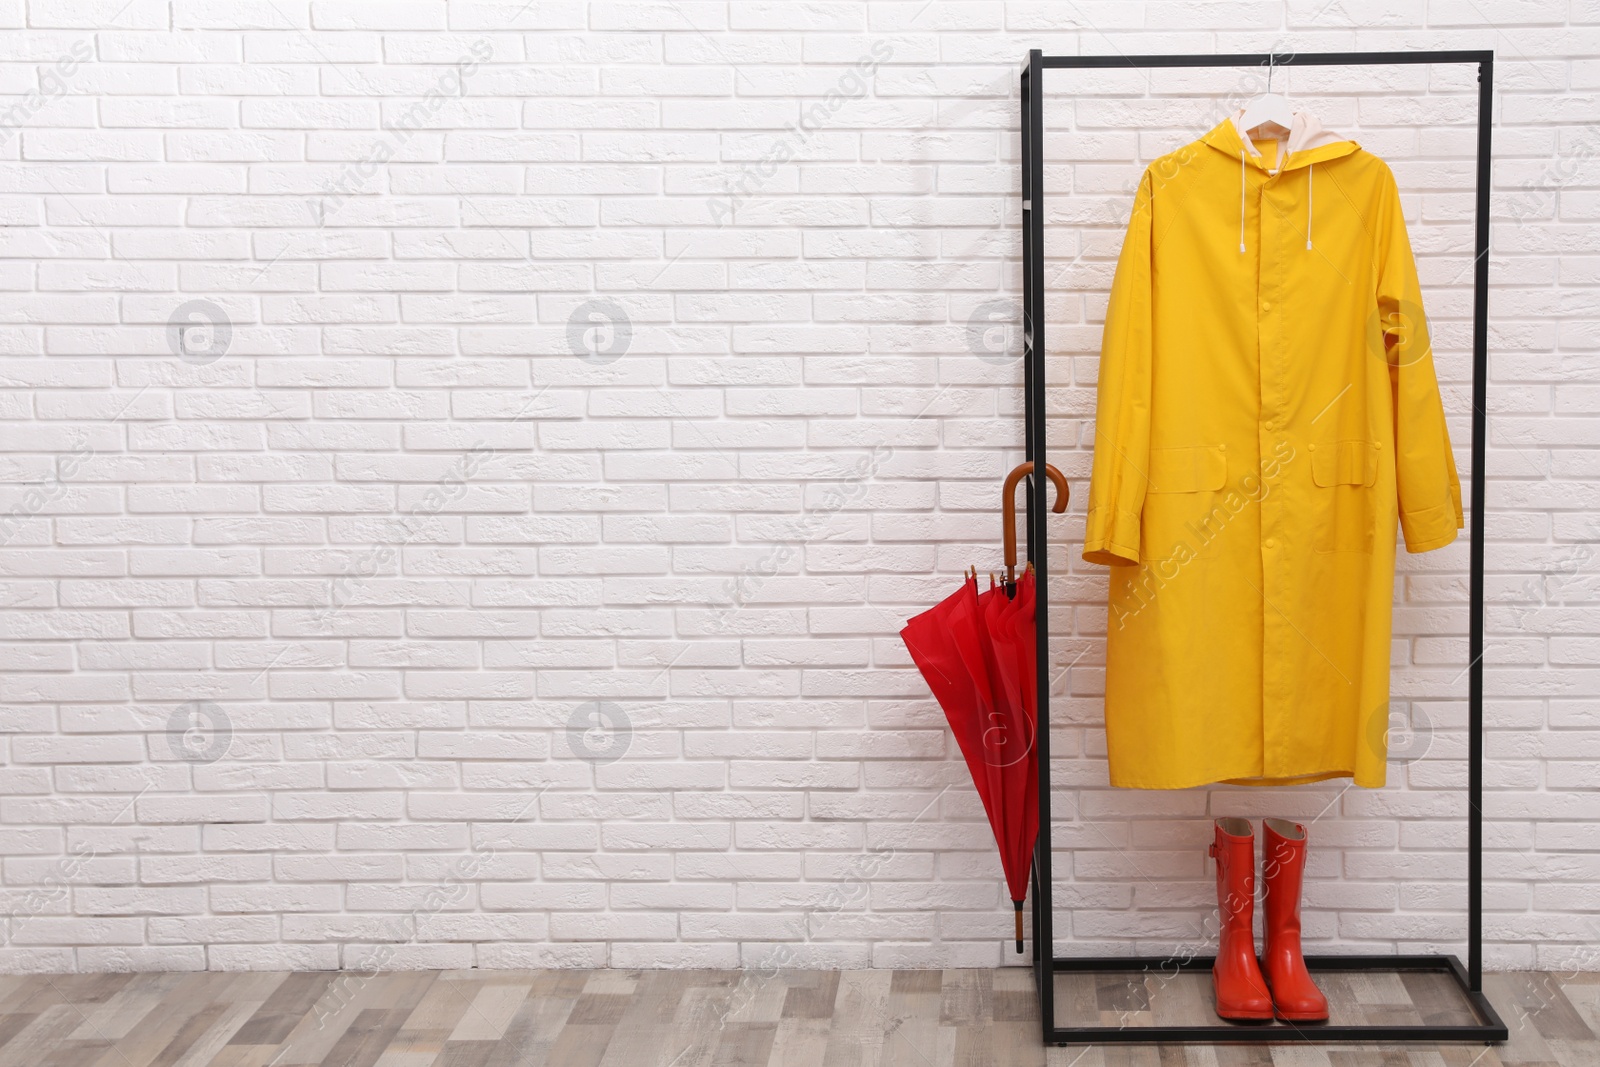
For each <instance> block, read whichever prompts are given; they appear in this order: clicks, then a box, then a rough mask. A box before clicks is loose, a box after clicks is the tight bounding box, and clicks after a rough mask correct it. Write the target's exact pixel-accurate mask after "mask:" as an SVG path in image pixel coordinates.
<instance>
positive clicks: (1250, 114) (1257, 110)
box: [1239, 53, 1294, 137]
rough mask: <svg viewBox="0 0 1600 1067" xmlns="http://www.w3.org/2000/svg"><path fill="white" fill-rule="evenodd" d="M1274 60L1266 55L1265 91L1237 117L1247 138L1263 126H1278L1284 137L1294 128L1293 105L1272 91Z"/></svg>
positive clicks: (1269, 55) (1240, 127) (1286, 98)
mask: <svg viewBox="0 0 1600 1067" xmlns="http://www.w3.org/2000/svg"><path fill="white" fill-rule="evenodd" d="M1274 66H1276V60H1275V58H1274V57H1273V55H1272V54H1271V53H1268V55H1267V91H1266V92H1264V93H1262V94H1261V95H1260V96H1258V97H1256V98H1255V99H1254V100H1251V101H1250V102H1249V103H1248V104H1246V105H1245V106H1244V114H1243V115H1241V116H1239V129H1241V130H1243V131H1244V134H1245V136H1247V137H1248V136H1249V135H1250V134H1251V133H1252V132H1253V131H1255V130H1258V129H1260V128H1261V127H1263V126H1269V125H1271V126H1280V127H1282V128H1283V133H1282V134H1280V135H1279V136H1280V137H1286V136H1288V134H1289V131H1290V130H1291V129H1293V128H1294V105H1293V104H1291V103H1290V102H1289V98H1288V97H1286V96H1279V95H1278V94H1277V93H1275V92H1273V91H1272V70H1273V67H1274Z"/></svg>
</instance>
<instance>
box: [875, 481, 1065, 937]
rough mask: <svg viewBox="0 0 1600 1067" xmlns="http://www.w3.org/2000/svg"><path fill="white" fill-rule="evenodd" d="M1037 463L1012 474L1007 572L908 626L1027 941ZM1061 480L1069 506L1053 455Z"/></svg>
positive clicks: (1035, 818)
mask: <svg viewBox="0 0 1600 1067" xmlns="http://www.w3.org/2000/svg"><path fill="white" fill-rule="evenodd" d="M1032 470H1033V464H1032V463H1024V464H1022V465H1021V466H1019V467H1017V468H1016V469H1015V470H1013V471H1012V472H1011V474H1010V475H1009V476H1008V477H1007V478H1006V484H1005V501H1004V506H1003V509H1002V510H1003V512H1004V521H1005V548H1006V580H1005V582H1004V583H1003V584H1000V585H995V584H994V583H993V580H992V579H991V583H990V588H989V589H988V590H986V591H984V592H982V593H980V592H979V591H978V580H977V573H976V571H972V572H969V573H968V575H967V577H966V579H965V580H964V581H963V582H962V583H961V588H959V589H957V590H956V591H955V592H954V593H952V594H951V595H950V596H948V597H946V598H945V599H944V600H942V601H940V602H939V603H938V604H936V605H934V606H933V607H932V608H930V609H929V610H927V611H925V612H923V613H922V614H920V615H918V616H916V617H915V618H913V619H911V620H910V621H908V622H907V623H906V625H905V628H904V629H903V630H901V631H900V637H901V640H903V641H904V642H905V644H906V649H907V650H908V651H909V652H910V653H911V659H912V661H913V662H915V663H916V665H917V669H918V670H920V671H921V672H922V677H923V678H924V679H925V680H926V681H927V683H928V688H929V689H931V690H932V691H933V696H934V699H936V700H937V701H938V702H939V706H940V707H941V708H943V709H944V715H945V719H946V720H947V721H948V722H949V723H950V730H951V732H952V733H954V734H955V738H956V744H957V745H958V746H959V747H960V748H961V755H962V757H963V758H964V759H965V760H966V762H967V769H968V771H969V772H971V774H972V781H973V784H974V785H975V786H977V789H978V797H979V799H981V800H982V801H983V810H984V812H985V813H986V814H987V815H988V816H989V826H990V828H991V829H992V830H993V831H994V837H995V842H996V843H997V844H998V845H999V846H1000V864H1001V867H1002V868H1003V869H1004V870H1005V876H1006V885H1007V888H1008V889H1009V891H1010V893H1011V901H1012V904H1013V906H1014V908H1015V911H1016V919H1017V925H1016V937H1017V951H1018V952H1021V951H1022V905H1023V901H1024V900H1026V898H1027V895H1028V872H1029V870H1030V867H1031V864H1032V861H1033V846H1034V842H1035V841H1036V840H1037V838H1038V835H1039V764H1038V749H1037V747H1036V746H1035V744H1034V741H1035V739H1036V737H1037V731H1038V720H1037V709H1038V673H1037V672H1038V650H1037V645H1036V639H1037V630H1036V628H1035V626H1034V608H1035V588H1034V574H1033V567H1032V565H1031V564H1030V565H1029V566H1028V567H1027V568H1026V569H1025V570H1024V572H1023V575H1022V578H1021V580H1020V581H1018V580H1015V578H1014V575H1015V573H1016V560H1017V557H1016V505H1015V498H1014V494H1015V489H1016V484H1017V482H1018V481H1019V480H1021V478H1022V477H1023V475H1025V474H1028V473H1030V472H1031V471H1032ZM1045 472H1046V473H1047V474H1048V475H1049V476H1050V479H1051V481H1053V482H1054V483H1055V485H1056V503H1055V507H1054V508H1053V509H1052V510H1054V511H1055V512H1057V513H1060V512H1063V511H1065V510H1066V509H1067V482H1066V479H1065V478H1064V477H1062V475H1061V472H1060V471H1058V470H1056V469H1055V468H1054V467H1052V466H1050V465H1049V464H1045Z"/></svg>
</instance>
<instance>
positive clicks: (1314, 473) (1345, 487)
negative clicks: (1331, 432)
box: [1311, 440, 1382, 554]
mask: <svg viewBox="0 0 1600 1067" xmlns="http://www.w3.org/2000/svg"><path fill="white" fill-rule="evenodd" d="M1381 449H1382V446H1381V445H1379V444H1378V443H1377V442H1374V441H1365V440H1351V441H1334V442H1333V443H1331V444H1324V445H1322V446H1321V447H1320V448H1319V447H1318V446H1316V445H1312V446H1311V480H1312V481H1313V482H1315V483H1316V484H1317V486H1318V487H1319V488H1320V489H1321V490H1323V491H1322V492H1319V493H1318V494H1317V497H1318V500H1317V516H1316V518H1317V521H1316V531H1317V535H1316V539H1315V544H1316V549H1317V551H1318V552H1362V553H1368V554H1370V553H1371V552H1372V534H1373V526H1374V517H1373V510H1374V507H1375V501H1374V500H1373V488H1372V487H1373V485H1374V484H1375V483H1376V482H1377V480H1378V456H1379V455H1380V454H1381Z"/></svg>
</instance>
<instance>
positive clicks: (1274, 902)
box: [1261, 819, 1328, 1023]
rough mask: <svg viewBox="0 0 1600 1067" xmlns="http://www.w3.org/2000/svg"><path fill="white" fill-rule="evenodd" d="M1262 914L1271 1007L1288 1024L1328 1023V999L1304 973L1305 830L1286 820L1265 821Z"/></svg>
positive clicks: (1263, 944)
mask: <svg viewBox="0 0 1600 1067" xmlns="http://www.w3.org/2000/svg"><path fill="white" fill-rule="evenodd" d="M1261 828H1262V837H1263V839H1264V843H1265V849H1264V855H1263V856H1262V858H1261V873H1262V881H1263V882H1264V883H1265V886H1266V888H1265V892H1264V893H1263V895H1262V905H1261V910H1262V913H1263V916H1264V918H1265V919H1266V935H1265V937H1264V938H1263V939H1262V953H1261V963H1262V970H1263V971H1264V972H1265V973H1266V978H1267V985H1268V987H1269V988H1270V989H1271V990H1272V1006H1273V1009H1274V1010H1275V1011H1276V1012H1277V1015H1278V1018H1280V1019H1283V1020H1285V1021H1287V1022H1296V1023H1322V1022H1327V1021H1328V998H1327V997H1325V996H1323V995H1322V990H1320V989H1318V988H1317V983H1315V982H1313V981H1312V980H1311V975H1310V974H1309V973H1308V972H1307V971H1306V961H1305V957H1304V956H1302V955H1301V954H1300V885H1301V883H1302V882H1303V881H1304V880H1305V872H1306V828H1305V827H1304V826H1301V825H1300V824H1299V823H1294V822H1290V821H1289V820H1287V819H1263V820H1262V823H1261Z"/></svg>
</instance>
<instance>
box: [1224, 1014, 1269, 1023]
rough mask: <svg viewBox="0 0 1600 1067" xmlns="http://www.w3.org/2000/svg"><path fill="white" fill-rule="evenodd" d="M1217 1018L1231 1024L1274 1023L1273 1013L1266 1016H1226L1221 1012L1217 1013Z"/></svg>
mask: <svg viewBox="0 0 1600 1067" xmlns="http://www.w3.org/2000/svg"><path fill="white" fill-rule="evenodd" d="M1217 1018H1219V1019H1222V1020H1223V1021H1225V1022H1230V1023H1270V1022H1271V1021H1272V1013H1271V1012H1267V1013H1266V1014H1265V1015H1224V1014H1222V1013H1221V1012H1220V1011H1219V1012H1217Z"/></svg>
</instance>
